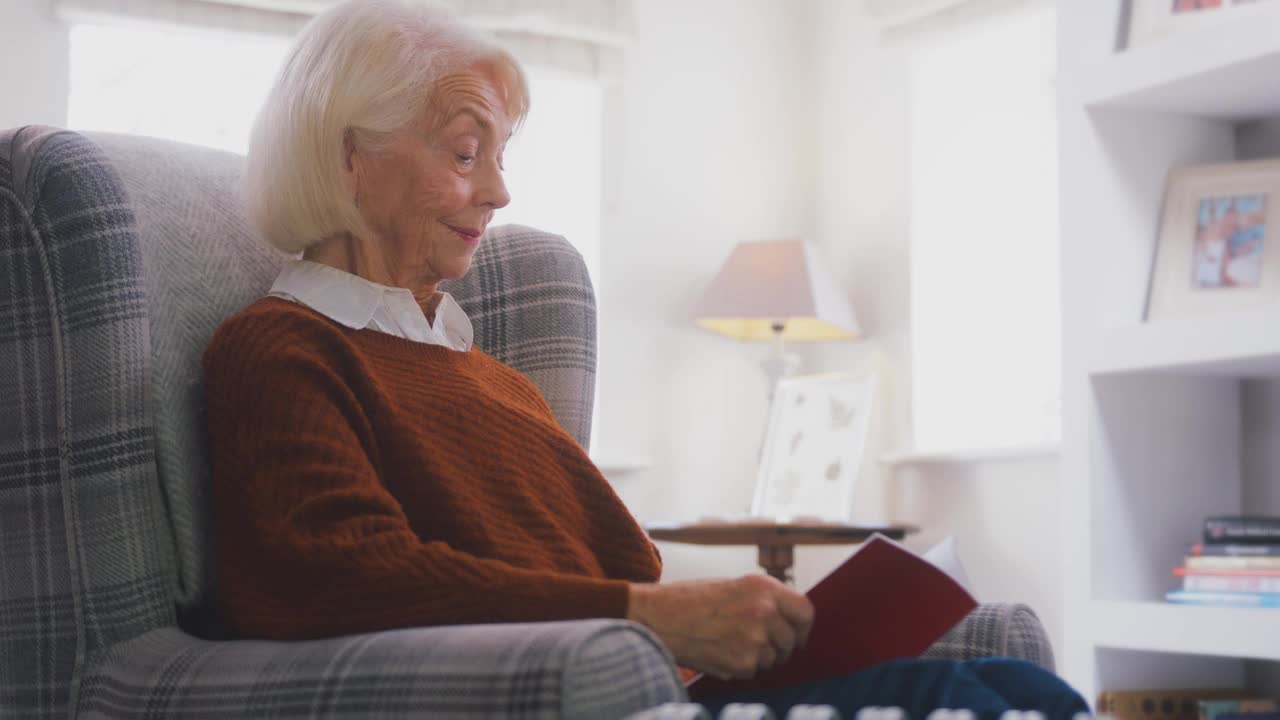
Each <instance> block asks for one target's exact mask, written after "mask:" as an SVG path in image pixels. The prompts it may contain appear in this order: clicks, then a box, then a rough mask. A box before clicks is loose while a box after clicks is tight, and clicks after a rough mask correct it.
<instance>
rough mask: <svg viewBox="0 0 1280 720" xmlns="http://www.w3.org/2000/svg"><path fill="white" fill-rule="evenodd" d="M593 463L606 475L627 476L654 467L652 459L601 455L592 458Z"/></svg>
mask: <svg viewBox="0 0 1280 720" xmlns="http://www.w3.org/2000/svg"><path fill="white" fill-rule="evenodd" d="M591 462H594V463H595V464H596V467H597V468H600V472H601V473H603V474H605V475H625V474H628V473H634V472H640V471H641V470H648V469H649V468H651V467H653V460H652V459H651V458H647V457H639V456H636V457H630V456H623V455H601V456H599V457H593V458H591Z"/></svg>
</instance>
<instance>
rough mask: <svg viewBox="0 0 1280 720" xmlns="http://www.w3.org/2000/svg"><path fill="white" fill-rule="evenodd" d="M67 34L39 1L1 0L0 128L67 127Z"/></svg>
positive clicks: (68, 61)
mask: <svg viewBox="0 0 1280 720" xmlns="http://www.w3.org/2000/svg"><path fill="white" fill-rule="evenodd" d="M70 67H71V60H70V53H69V42H68V33H67V30H66V28H65V27H64V26H62V25H61V24H59V23H57V22H55V21H54V20H53V18H52V16H50V14H49V10H48V4H47V3H45V2H42V1H40V0H3V1H2V2H0V129H3V128H10V127H16V126H18V125H31V124H40V125H57V126H62V125H66V122H67V88H68V83H69V73H70Z"/></svg>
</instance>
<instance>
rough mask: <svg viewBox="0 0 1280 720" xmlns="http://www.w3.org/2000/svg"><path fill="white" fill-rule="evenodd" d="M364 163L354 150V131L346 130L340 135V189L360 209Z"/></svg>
mask: <svg viewBox="0 0 1280 720" xmlns="http://www.w3.org/2000/svg"><path fill="white" fill-rule="evenodd" d="M363 165H364V163H363V161H362V158H361V157H360V154H359V152H358V151H357V150H356V137H355V131H354V130H352V129H351V128H347V129H346V130H345V131H343V133H342V189H343V190H345V191H346V193H347V196H348V197H350V198H351V199H352V201H353V202H354V203H355V205H356V207H357V208H358V207H360V185H361V183H362V181H363V180H364V177H363V175H364V167H363Z"/></svg>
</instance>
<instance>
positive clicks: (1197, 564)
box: [1186, 555, 1280, 570]
mask: <svg viewBox="0 0 1280 720" xmlns="http://www.w3.org/2000/svg"><path fill="white" fill-rule="evenodd" d="M1186 564H1187V569H1188V570H1280V557H1203V556H1197V555H1190V556H1188V557H1187V560H1186Z"/></svg>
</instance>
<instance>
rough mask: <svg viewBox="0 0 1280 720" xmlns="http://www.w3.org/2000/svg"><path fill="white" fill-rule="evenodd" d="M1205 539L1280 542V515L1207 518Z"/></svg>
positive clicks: (1233, 541) (1219, 541) (1240, 541)
mask: <svg viewBox="0 0 1280 720" xmlns="http://www.w3.org/2000/svg"><path fill="white" fill-rule="evenodd" d="M1204 541H1205V543H1206V544H1211V543H1230V544H1239V543H1268V544H1270V543H1280V517H1211V518H1205V521H1204Z"/></svg>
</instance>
